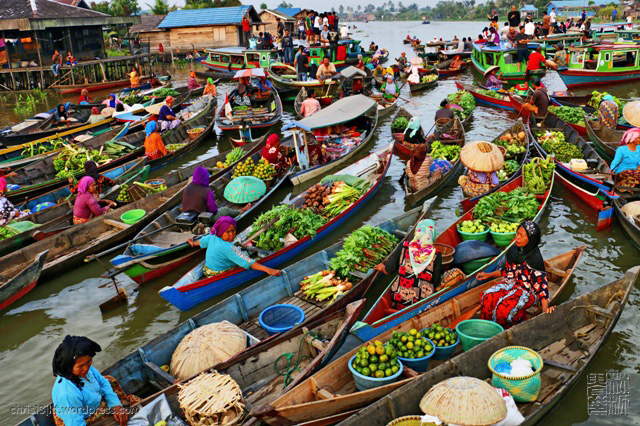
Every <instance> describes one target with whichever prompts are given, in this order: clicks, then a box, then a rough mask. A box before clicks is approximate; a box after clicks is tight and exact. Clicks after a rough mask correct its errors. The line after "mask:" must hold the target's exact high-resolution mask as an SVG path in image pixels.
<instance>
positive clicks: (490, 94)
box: [476, 89, 504, 99]
mask: <svg viewBox="0 0 640 426" xmlns="http://www.w3.org/2000/svg"><path fill="white" fill-rule="evenodd" d="M476 92H478V93H479V94H481V95H484V96H488V97H490V98H496V99H502V98H503V97H504V95H502V94H500V93H498V92H497V91H495V90H487V89H477V90H476Z"/></svg>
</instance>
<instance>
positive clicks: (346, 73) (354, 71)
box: [340, 65, 367, 78]
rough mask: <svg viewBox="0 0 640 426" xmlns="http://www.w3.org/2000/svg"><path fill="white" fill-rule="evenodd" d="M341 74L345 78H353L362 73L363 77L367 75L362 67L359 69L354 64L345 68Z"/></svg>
mask: <svg viewBox="0 0 640 426" xmlns="http://www.w3.org/2000/svg"><path fill="white" fill-rule="evenodd" d="M340 74H342V76H343V77H344V78H353V77H355V76H357V75H361V76H362V77H366V76H367V73H366V72H364V71H362V70H361V69H358V68H356V67H354V66H353V65H351V66H349V67H347V68H345V69H343V70H342V71H340Z"/></svg>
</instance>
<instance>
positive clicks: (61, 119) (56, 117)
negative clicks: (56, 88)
mask: <svg viewBox="0 0 640 426" xmlns="http://www.w3.org/2000/svg"><path fill="white" fill-rule="evenodd" d="M53 122H54V123H55V124H67V123H68V122H69V117H68V114H67V108H66V107H65V106H64V104H58V106H57V107H56V110H55V111H54V112H53Z"/></svg>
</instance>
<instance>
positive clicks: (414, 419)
mask: <svg viewBox="0 0 640 426" xmlns="http://www.w3.org/2000/svg"><path fill="white" fill-rule="evenodd" d="M421 424H422V417H421V416H402V417H398V418H397V419H395V420H392V421H391V422H389V423H387V426H420V425H421Z"/></svg>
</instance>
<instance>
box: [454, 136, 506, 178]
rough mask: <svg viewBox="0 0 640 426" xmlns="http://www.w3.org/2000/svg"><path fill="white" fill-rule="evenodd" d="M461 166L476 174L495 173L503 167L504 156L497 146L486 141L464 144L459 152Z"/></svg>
mask: <svg viewBox="0 0 640 426" xmlns="http://www.w3.org/2000/svg"><path fill="white" fill-rule="evenodd" d="M460 160H462V164H464V165H465V166H467V167H468V168H469V169H471V170H474V171H476V172H495V171H498V170H500V169H501V168H502V166H503V165H504V155H502V152H500V148H498V146H497V145H495V144H492V143H491V142H487V141H475V142H471V143H468V144H466V145H465V146H464V147H462V150H461V151H460Z"/></svg>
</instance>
